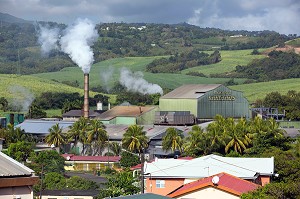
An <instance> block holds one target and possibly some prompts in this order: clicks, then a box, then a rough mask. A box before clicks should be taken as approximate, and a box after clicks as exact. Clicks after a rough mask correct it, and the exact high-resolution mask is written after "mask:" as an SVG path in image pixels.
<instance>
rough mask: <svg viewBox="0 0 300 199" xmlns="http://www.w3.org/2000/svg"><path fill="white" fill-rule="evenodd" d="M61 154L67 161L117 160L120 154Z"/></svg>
mask: <svg viewBox="0 0 300 199" xmlns="http://www.w3.org/2000/svg"><path fill="white" fill-rule="evenodd" d="M62 156H63V157H64V158H65V159H66V160H68V161H97V162H107V161H110V162H119V161H120V159H121V157H120V156H80V155H73V154H62ZM68 157H69V158H68Z"/></svg>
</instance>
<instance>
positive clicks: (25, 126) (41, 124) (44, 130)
mask: <svg viewBox="0 0 300 199" xmlns="http://www.w3.org/2000/svg"><path fill="white" fill-rule="evenodd" d="M73 123H74V122H69V121H52V120H51V121H49V120H25V121H24V122H22V123H21V124H18V125H16V126H15V127H16V128H18V127H20V128H21V129H22V130H24V131H25V133H32V134H49V129H50V128H51V127H52V126H54V125H55V124H58V125H59V127H60V128H63V131H67V129H69V127H70V126H72V125H73Z"/></svg>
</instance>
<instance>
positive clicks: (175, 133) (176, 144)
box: [162, 127, 183, 152]
mask: <svg viewBox="0 0 300 199" xmlns="http://www.w3.org/2000/svg"><path fill="white" fill-rule="evenodd" d="M182 146H183V134H182V132H181V131H179V130H178V129H176V128H174V127H170V128H167V130H166V135H165V136H164V137H163V139H162V148H163V150H165V151H167V150H170V149H171V150H172V151H173V152H174V151H175V150H179V151H180V152H182Z"/></svg>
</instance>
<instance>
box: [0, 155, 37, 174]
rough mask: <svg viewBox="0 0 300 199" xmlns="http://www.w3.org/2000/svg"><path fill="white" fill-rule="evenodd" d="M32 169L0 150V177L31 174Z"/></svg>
mask: <svg viewBox="0 0 300 199" xmlns="http://www.w3.org/2000/svg"><path fill="white" fill-rule="evenodd" d="M33 173H34V171H33V170H31V169H30V168H28V167H26V166H24V165H23V164H21V163H20V162H18V161H16V160H14V159H12V158H11V157H9V156H7V155H5V154H4V153H2V152H0V177H12V176H31V175H32V174H33Z"/></svg>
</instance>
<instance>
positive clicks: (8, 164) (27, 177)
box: [0, 152, 39, 199]
mask: <svg viewBox="0 0 300 199" xmlns="http://www.w3.org/2000/svg"><path fill="white" fill-rule="evenodd" d="M38 179H39V178H38V177H37V176H35V175H34V171H33V170H31V169H30V168H28V167H26V166H24V165H23V164H21V163H20V162H17V161H16V160H14V159H12V158H11V157H9V156H7V155H5V154H4V153H2V152H0V199H16V198H22V199H32V198H33V189H32V186H33V185H34V184H36V183H37V182H38Z"/></svg>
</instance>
